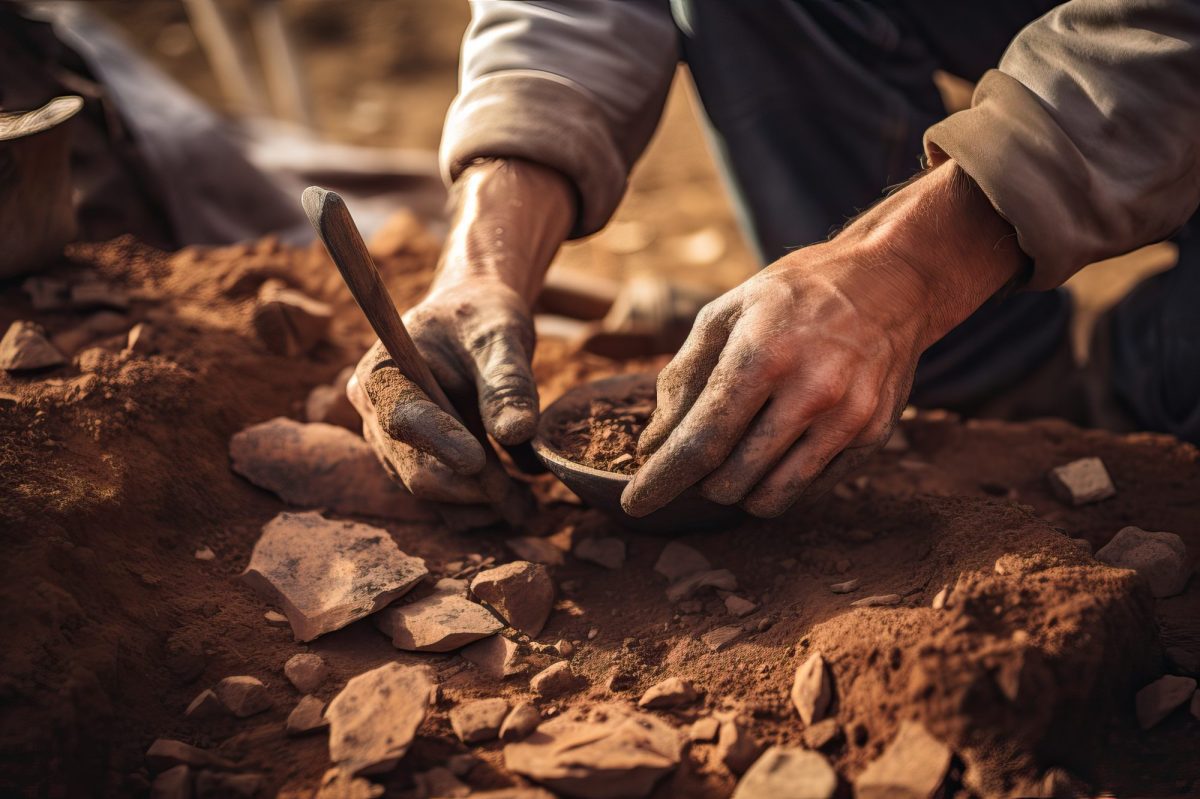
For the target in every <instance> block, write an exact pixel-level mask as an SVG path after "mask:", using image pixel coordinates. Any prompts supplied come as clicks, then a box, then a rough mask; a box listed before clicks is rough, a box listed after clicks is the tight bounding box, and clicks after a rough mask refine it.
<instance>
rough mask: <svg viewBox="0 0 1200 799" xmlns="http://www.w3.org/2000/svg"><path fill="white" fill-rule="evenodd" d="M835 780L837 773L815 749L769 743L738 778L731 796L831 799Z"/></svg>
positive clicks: (773, 798) (751, 798)
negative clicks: (768, 747)
mask: <svg viewBox="0 0 1200 799" xmlns="http://www.w3.org/2000/svg"><path fill="white" fill-rule="evenodd" d="M837 783H838V780H837V772H835V771H834V770H833V767H832V766H830V765H829V763H828V761H826V760H825V758H824V757H822V756H821V755H819V754H817V753H816V752H808V751H805V750H803V749H799V748H797V747H793V746H772V747H771V748H770V749H768V750H767V751H765V752H763V754H762V756H761V757H759V758H758V760H755V761H754V765H752V766H751V767H750V769H749V770H748V771H747V772H746V775H745V776H744V777H742V779H741V780H739V781H738V784H737V787H736V788H735V789H734V791H733V796H732V799H833V795H834V793H835V792H836V791H837Z"/></svg>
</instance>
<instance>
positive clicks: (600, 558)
mask: <svg viewBox="0 0 1200 799" xmlns="http://www.w3.org/2000/svg"><path fill="white" fill-rule="evenodd" d="M575 557H577V558H579V559H580V560H587V561H591V562H592V563H595V564H597V565H600V566H603V567H604V568H606V569H619V568H621V566H622V565H623V564H624V563H625V542H624V541H622V540H621V539H619V538H585V539H583V540H582V541H580V542H579V543H578V544H576V545H575Z"/></svg>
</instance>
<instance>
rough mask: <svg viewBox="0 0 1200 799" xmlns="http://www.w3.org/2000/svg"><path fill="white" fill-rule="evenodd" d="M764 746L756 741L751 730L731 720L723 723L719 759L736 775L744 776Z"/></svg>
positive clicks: (720, 733) (718, 747)
mask: <svg viewBox="0 0 1200 799" xmlns="http://www.w3.org/2000/svg"><path fill="white" fill-rule="evenodd" d="M760 752H762V745H761V744H759V743H758V741H756V740H754V736H753V735H751V734H750V730H749V729H747V728H746V727H744V726H743V725H741V724H739V723H738V722H737V721H736V720H735V719H732V718H729V719H725V720H723V721H722V722H721V726H720V729H719V731H718V733H717V757H719V758H721V762H722V763H724V764H725V768H727V769H729V770H730V771H731V772H732V773H734V774H742V773H743V772H745V771H746V769H748V768H750V765H751V764H752V763H753V762H754V761H755V760H756V759H757V758H758V755H759V753H760Z"/></svg>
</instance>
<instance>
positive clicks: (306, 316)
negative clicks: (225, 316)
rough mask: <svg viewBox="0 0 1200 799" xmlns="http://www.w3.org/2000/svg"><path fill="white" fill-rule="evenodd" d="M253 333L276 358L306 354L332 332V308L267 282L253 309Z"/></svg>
mask: <svg viewBox="0 0 1200 799" xmlns="http://www.w3.org/2000/svg"><path fill="white" fill-rule="evenodd" d="M251 318H252V321H253V322H254V330H255V332H256V333H258V337H259V339H260V340H261V341H262V343H263V344H265V345H266V347H267V349H269V350H270V351H271V352H273V353H275V354H276V355H284V356H288V357H294V356H296V355H303V354H304V353H306V352H308V351H309V350H311V349H312V348H313V347H314V346H316V345H317V343H318V342H319V341H321V339H323V338H325V335H326V334H327V333H328V332H329V325H330V323H331V322H332V320H333V307H332V306H331V305H329V304H327V303H324V302H320V301H318V300H314V299H313V298H311V297H308V296H306V295H304V294H302V293H301V292H299V291H296V290H295V289H290V288H288V287H287V286H286V285H284V284H283V283H282V282H280V281H278V280H268V281H266V282H265V283H263V284H262V287H261V288H260V289H259V292H258V300H257V302H256V303H255V306H254V312H253V316H252V317H251Z"/></svg>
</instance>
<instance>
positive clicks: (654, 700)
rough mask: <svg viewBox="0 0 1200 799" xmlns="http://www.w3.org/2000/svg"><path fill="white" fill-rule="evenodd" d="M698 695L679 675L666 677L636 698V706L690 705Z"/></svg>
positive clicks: (660, 707)
mask: <svg viewBox="0 0 1200 799" xmlns="http://www.w3.org/2000/svg"><path fill="white" fill-rule="evenodd" d="M698 697H699V694H698V693H697V692H696V689H695V687H694V686H693V685H692V684H691V683H690V682H689V681H687V680H685V679H683V678H681V677H668V678H667V679H665V680H663V681H662V682H660V683H658V684H657V685H654V686H651V687H650V688H648V689H647V690H646V693H644V694H642V698H641V699H639V700H638V707H641V708H647V709H652V710H662V709H665V708H671V707H679V706H680V705H690V704H691V703H692V702H695V701H696V699H697V698H698Z"/></svg>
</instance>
